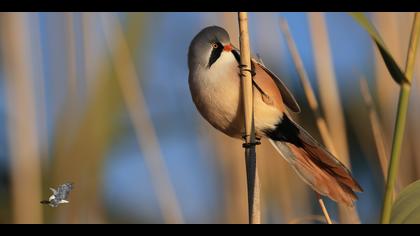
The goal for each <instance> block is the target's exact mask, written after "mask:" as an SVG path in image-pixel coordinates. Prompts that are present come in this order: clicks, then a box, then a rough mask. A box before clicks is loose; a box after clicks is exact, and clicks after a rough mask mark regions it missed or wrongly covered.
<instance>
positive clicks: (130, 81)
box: [101, 13, 183, 223]
mask: <svg viewBox="0 0 420 236" xmlns="http://www.w3.org/2000/svg"><path fill="white" fill-rule="evenodd" d="M101 21H102V26H103V29H104V32H105V39H106V43H107V46H108V48H109V50H110V52H111V55H112V56H111V59H112V63H113V65H114V69H115V71H116V74H117V81H118V83H119V85H120V89H121V93H122V95H123V98H124V102H125V104H126V107H127V109H128V113H129V116H130V119H131V122H132V123H133V125H134V128H135V133H136V136H137V141H138V145H139V147H140V148H141V150H142V152H143V153H144V158H145V161H146V164H147V167H148V168H149V170H150V174H151V176H152V181H153V182H154V188H155V191H156V195H157V198H158V201H159V204H160V207H161V210H162V213H163V217H164V220H165V222H167V223H182V222H183V219H182V215H181V210H180V207H179V204H178V200H177V198H176V194H175V191H174V189H173V186H172V184H171V181H170V178H169V174H168V170H167V168H166V166H165V163H164V160H163V158H162V154H161V152H160V147H159V143H158V138H157V135H156V132H155V130H154V127H153V122H152V120H151V118H150V115H149V111H148V109H147V105H146V103H145V99H144V97H143V94H142V88H141V85H140V83H139V81H138V75H137V72H136V68H135V65H134V62H133V60H132V57H131V53H130V50H129V47H128V43H127V39H126V38H125V36H124V32H123V30H122V26H121V25H120V23H119V21H118V19H117V18H116V17H115V16H114V15H113V14H105V13H102V14H101ZM111 28H112V29H114V31H111ZM113 37H115V39H116V41H117V42H120V43H121V45H120V48H119V49H120V51H119V52H118V53H117V52H116V51H115V47H114V45H113V39H112V38H113Z"/></svg>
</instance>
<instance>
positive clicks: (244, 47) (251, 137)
mask: <svg viewBox="0 0 420 236" xmlns="http://www.w3.org/2000/svg"><path fill="white" fill-rule="evenodd" d="M238 21H239V42H240V49H241V65H242V67H241V82H242V102H243V106H244V114H245V117H244V119H245V139H246V140H245V142H246V144H251V145H249V146H247V147H245V164H246V172H247V186H248V214H249V223H251V224H259V223H261V208H260V186H259V184H260V183H259V178H258V171H257V158H256V152H255V145H253V144H255V141H256V140H255V131H254V114H253V113H254V108H253V107H254V102H253V88H252V76H251V52H250V46H249V35H248V14H247V13H246V12H239V13H238Z"/></svg>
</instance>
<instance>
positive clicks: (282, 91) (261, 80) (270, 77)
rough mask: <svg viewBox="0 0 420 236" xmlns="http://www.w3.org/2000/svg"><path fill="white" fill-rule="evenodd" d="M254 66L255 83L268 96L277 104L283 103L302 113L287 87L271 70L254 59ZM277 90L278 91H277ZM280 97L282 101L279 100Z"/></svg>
mask: <svg viewBox="0 0 420 236" xmlns="http://www.w3.org/2000/svg"><path fill="white" fill-rule="evenodd" d="M252 66H253V68H254V70H255V73H256V74H255V76H254V82H255V83H256V84H257V85H258V86H259V87H260V88H261V90H262V91H264V92H265V93H266V94H267V95H268V96H270V97H272V99H273V100H275V103H280V102H281V103H283V102H284V104H286V106H287V107H288V108H289V109H290V110H292V111H294V112H300V107H299V104H298V103H297V101H296V99H295V97H294V96H293V94H292V93H291V92H290V90H289V89H288V88H287V87H286V85H285V84H284V83H283V82H282V81H281V80H280V79H279V78H278V77H277V76H276V75H275V74H274V73H273V72H271V71H270V70H269V69H267V68H266V67H265V66H264V65H262V64H261V63H259V62H258V61H257V60H255V59H252ZM275 90H276V91H275ZM279 95H280V100H279V98H278V97H279Z"/></svg>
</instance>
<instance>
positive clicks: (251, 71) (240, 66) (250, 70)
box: [238, 64, 257, 77]
mask: <svg viewBox="0 0 420 236" xmlns="http://www.w3.org/2000/svg"><path fill="white" fill-rule="evenodd" d="M238 67H239V68H240V69H242V70H244V71H249V73H251V76H252V77H254V76H255V75H256V74H257V73H256V72H255V69H253V68H252V69H248V68H245V69H243V68H244V67H246V65H242V64H240V65H238ZM241 75H242V74H241Z"/></svg>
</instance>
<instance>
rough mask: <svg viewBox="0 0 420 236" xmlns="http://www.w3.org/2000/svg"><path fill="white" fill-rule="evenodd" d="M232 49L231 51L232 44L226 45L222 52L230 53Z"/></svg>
mask: <svg viewBox="0 0 420 236" xmlns="http://www.w3.org/2000/svg"><path fill="white" fill-rule="evenodd" d="M232 49H233V46H232V44H227V45H225V46H224V47H223V50H224V51H227V52H230V51H232Z"/></svg>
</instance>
